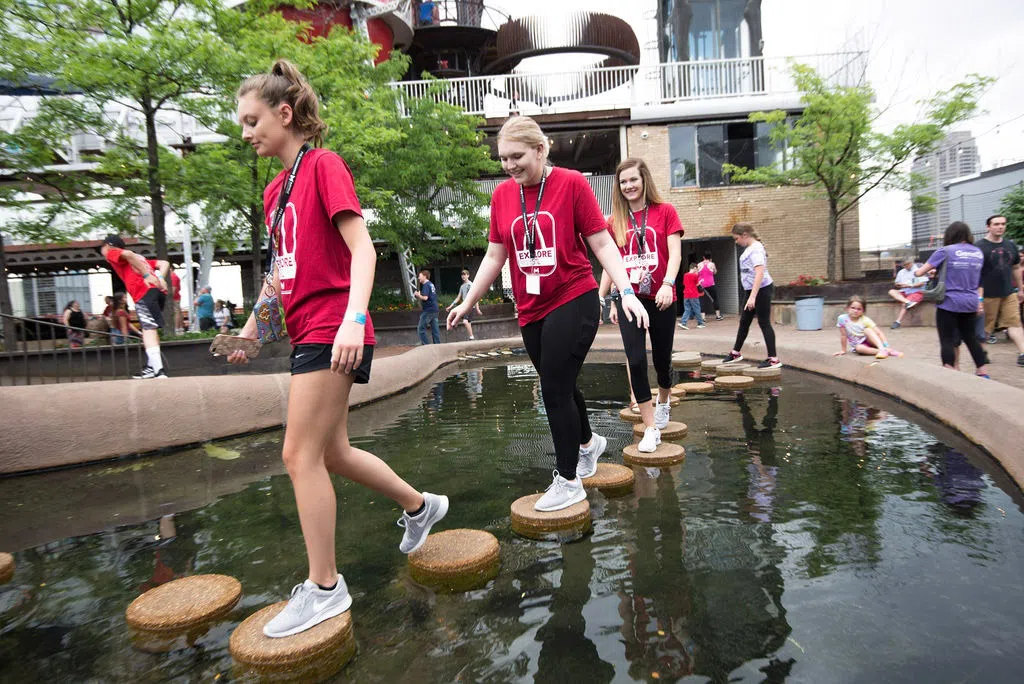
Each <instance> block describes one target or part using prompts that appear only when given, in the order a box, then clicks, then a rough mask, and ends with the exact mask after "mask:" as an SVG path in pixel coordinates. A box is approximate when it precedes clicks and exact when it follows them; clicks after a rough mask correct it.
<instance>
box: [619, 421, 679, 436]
mask: <svg viewBox="0 0 1024 684" xmlns="http://www.w3.org/2000/svg"><path fill="white" fill-rule="evenodd" d="M646 429H647V428H646V427H645V426H644V424H643V423H638V424H637V425H634V426H633V435H634V436H635V437H643V436H644V430H646ZM687 432H689V428H688V427H686V423H677V422H676V421H674V420H670V421H668V425H666V426H665V427H663V428H661V438H662V439H682V438H683V437H685V436H686V433H687Z"/></svg>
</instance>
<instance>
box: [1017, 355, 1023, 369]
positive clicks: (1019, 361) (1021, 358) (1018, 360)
mask: <svg viewBox="0 0 1024 684" xmlns="http://www.w3.org/2000/svg"><path fill="white" fill-rule="evenodd" d="M1017 365H1018V366H1024V354H1017Z"/></svg>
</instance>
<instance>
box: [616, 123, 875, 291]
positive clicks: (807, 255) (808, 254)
mask: <svg viewBox="0 0 1024 684" xmlns="http://www.w3.org/2000/svg"><path fill="white" fill-rule="evenodd" d="M643 134H646V135H647V137H646V139H645V138H643V137H642V136H643ZM627 141H628V143H627V144H628V153H629V156H631V157H641V158H642V159H644V160H645V161H646V162H647V164H648V166H649V167H650V169H651V173H652V174H653V176H654V180H655V182H656V183H657V185H658V188H659V190H661V191H662V194H663V195H664V196H665V197H666V199H667V200H668V201H670V202H672V204H673V205H675V207H676V209H677V210H678V211H679V218H680V219H682V222H683V225H684V226H685V227H686V235H685V237H686V238H712V237H728V235H729V231H730V230H731V229H732V226H733V224H735V223H739V222H742V221H746V222H749V223H752V224H754V226H755V228H756V229H757V231H758V233H759V234H760V236H761V240H762V242H764V245H765V248H766V249H767V250H768V257H769V270H770V271H771V274H772V277H773V278H774V279H775V280H776V281H777V282H779V283H789V282H791V281H793V280H795V279H796V278H797V276H800V275H815V276H824V275H825V273H826V272H827V259H828V254H827V252H828V243H827V236H828V204H827V202H826V201H825V200H824V199H816V198H811V197H809V196H808V192H807V190H805V189H802V188H771V187H765V186H761V185H733V186H724V187H716V188H678V189H672V188H671V182H670V176H669V167H670V158H669V134H668V126H657V125H653V126H649V125H643V126H632V127H630V128H629V130H628V134H627ZM844 261H845V269H844V267H843V266H844ZM836 274H837V276H838V278H839V279H842V280H846V279H852V278H860V277H862V271H861V268H860V219H859V214H858V210H857V208H856V207H854V208H853V209H851V210H850V211H849V212H847V214H846V215H845V216H844V217H843V218H842V219H841V220H840V226H839V234H838V241H837V244H836Z"/></svg>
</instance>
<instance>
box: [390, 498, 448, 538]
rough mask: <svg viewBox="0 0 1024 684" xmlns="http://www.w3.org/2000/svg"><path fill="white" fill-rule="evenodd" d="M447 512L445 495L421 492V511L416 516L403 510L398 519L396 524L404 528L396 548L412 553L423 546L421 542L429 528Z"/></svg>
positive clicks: (428, 532)
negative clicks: (400, 541) (400, 540)
mask: <svg viewBox="0 0 1024 684" xmlns="http://www.w3.org/2000/svg"><path fill="white" fill-rule="evenodd" d="M447 514H448V497H447V496H444V495H443V494H442V495H437V494H431V493H430V492H423V511H422V512H421V513H420V514H419V515H417V516H411V515H409V514H408V513H405V512H404V511H403V512H402V517H401V519H400V520H399V521H398V526H399V527H404V528H405V534H403V535H402V543H400V544H399V545H398V550H399V551H401V552H402V553H412V552H413V551H415V550H416V549H418V548H420V547H421V546H423V542H425V541H427V535H428V534H430V528H431V527H433V526H434V523H436V522H438V521H440V520H441V518H443V517H444V516H445V515H447Z"/></svg>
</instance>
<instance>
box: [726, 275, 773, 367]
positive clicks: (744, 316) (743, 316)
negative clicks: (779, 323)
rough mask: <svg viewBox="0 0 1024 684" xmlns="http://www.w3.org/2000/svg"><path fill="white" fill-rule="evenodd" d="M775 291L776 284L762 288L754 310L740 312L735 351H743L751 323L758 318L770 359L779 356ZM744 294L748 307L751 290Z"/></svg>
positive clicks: (755, 300)
mask: <svg viewBox="0 0 1024 684" xmlns="http://www.w3.org/2000/svg"><path fill="white" fill-rule="evenodd" d="M774 291H775V285H774V284H772V285H767V286H765V287H762V288H761V289H760V290H758V291H757V298H756V299H754V308H753V309H746V308H744V309H743V311H742V312H740V327H739V329H738V330H737V331H736V344H734V345H733V347H732V348H733V349H734V350H736V351H740V350H742V348H743V343H744V342H745V341H746V339H747V333H748V332H750V323H751V322H752V321H753V320H754V316H757V324H758V325H759V326H761V334H762V335H764V346H765V347H767V348H768V357H769V358H775V357H776V356H778V355H777V354H776V353H775V330H774V329H773V328H772V293H773V292H774ZM743 294H744V297H743V304H744V306H746V303H747V299H749V298H750V290H744V291H743Z"/></svg>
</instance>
